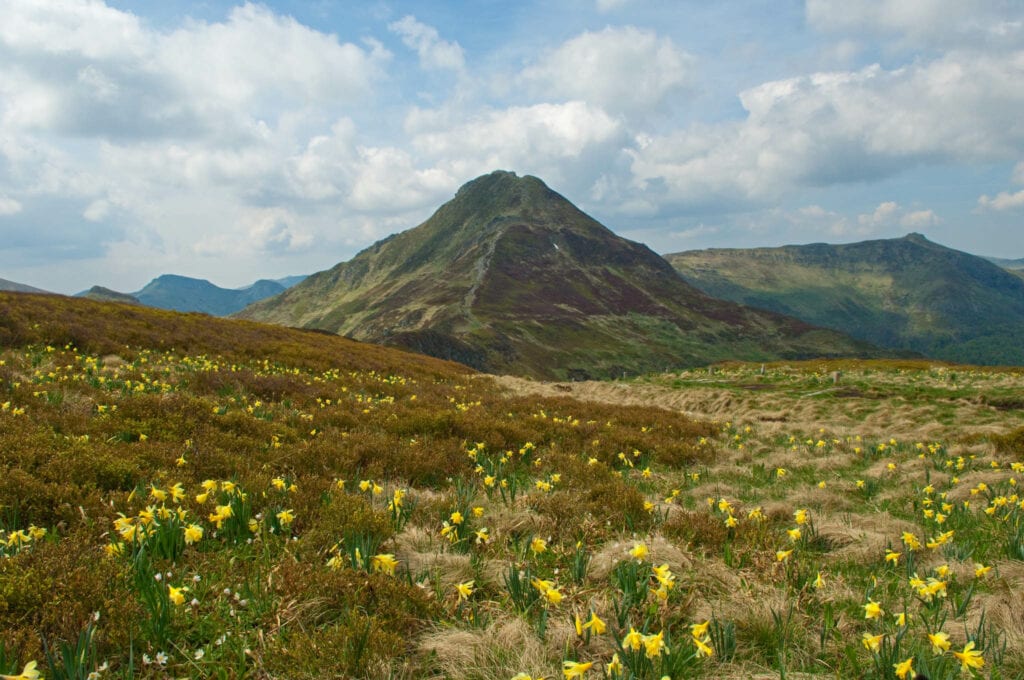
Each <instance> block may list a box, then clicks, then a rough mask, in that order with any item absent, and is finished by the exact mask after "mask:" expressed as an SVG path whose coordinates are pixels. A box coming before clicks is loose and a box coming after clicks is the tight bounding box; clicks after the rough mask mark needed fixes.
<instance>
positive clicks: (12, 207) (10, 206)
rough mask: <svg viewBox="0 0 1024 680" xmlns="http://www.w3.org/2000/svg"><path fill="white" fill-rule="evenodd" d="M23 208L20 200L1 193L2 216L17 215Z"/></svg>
mask: <svg viewBox="0 0 1024 680" xmlns="http://www.w3.org/2000/svg"><path fill="white" fill-rule="evenodd" d="M21 208H22V206H21V203H20V202H18V201H16V200H14V199H13V198H10V197H8V196H4V195H3V194H0V217H4V216H5V215H17V214H18V213H20V212H21Z"/></svg>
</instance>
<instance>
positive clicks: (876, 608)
mask: <svg viewBox="0 0 1024 680" xmlns="http://www.w3.org/2000/svg"><path fill="white" fill-rule="evenodd" d="M884 613H885V611H883V609H882V606H881V605H880V604H878V603H877V602H875V601H874V600H868V603H867V604H866V605H864V618H865V619H877V618H878V617H880V616H881V615H882V614H884Z"/></svg>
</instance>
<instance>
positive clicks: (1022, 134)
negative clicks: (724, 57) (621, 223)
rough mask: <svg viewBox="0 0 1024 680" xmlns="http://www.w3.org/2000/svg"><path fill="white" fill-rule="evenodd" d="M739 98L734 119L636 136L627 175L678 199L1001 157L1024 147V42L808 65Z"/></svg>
mask: <svg viewBox="0 0 1024 680" xmlns="http://www.w3.org/2000/svg"><path fill="white" fill-rule="evenodd" d="M740 101H741V102H742V104H743V107H744V109H745V110H746V113H747V115H746V117H745V118H744V119H743V120H741V121H732V122H725V123H719V124H716V125H702V126H692V127H690V128H688V129H684V130H681V131H677V132H674V133H671V134H667V135H662V136H659V137H652V138H648V139H645V140H643V141H642V143H639V144H638V145H637V147H636V148H635V149H633V150H631V151H630V155H631V157H632V170H633V175H634V182H635V184H636V186H638V187H639V188H641V189H644V190H647V189H650V188H651V187H652V186H653V187H655V188H656V189H658V190H661V191H663V193H665V195H666V200H672V201H676V202H678V203H680V204H683V205H687V204H689V205H708V204H712V205H715V204H717V205H724V204H727V203H735V202H737V201H738V202H741V203H746V204H756V203H758V202H765V201H771V200H777V199H778V197H780V196H781V195H783V194H785V193H786V192H788V191H791V190H793V189H795V188H797V187H801V186H825V185H833V184H840V183H845V182H854V181H863V180H873V179H880V178H883V177H886V176H890V175H893V174H895V173H898V172H900V171H903V170H907V169H909V168H912V167H914V166H916V165H920V164H924V163H934V162H955V161H969V162H986V161H988V162H992V161H998V160H1001V159H1005V158H1006V156H1007V155H1008V154H1010V153H1014V152H1016V151H1017V150H1019V149H1020V148H1022V147H1024V126H1022V125H1020V122H1019V116H1018V113H1017V112H1019V111H1020V110H1022V109H1024V52H1017V53H1014V54H1013V55H1009V56H998V57H997V56H992V55H981V54H974V53H971V54H967V53H953V54H950V55H947V56H945V57H942V58H939V59H935V60H933V61H930V62H923V63H916V64H912V65H909V66H906V67H903V68H898V69H893V70H887V69H883V68H882V67H881V66H879V65H873V66H869V67H866V68H863V69H860V70H857V71H837V72H824V73H815V74H812V75H809V76H800V77H796V78H790V79H785V80H778V81H771V82H767V83H764V84H762V85H759V86H757V87H754V88H751V89H748V90H746V91H744V92H742V93H740Z"/></svg>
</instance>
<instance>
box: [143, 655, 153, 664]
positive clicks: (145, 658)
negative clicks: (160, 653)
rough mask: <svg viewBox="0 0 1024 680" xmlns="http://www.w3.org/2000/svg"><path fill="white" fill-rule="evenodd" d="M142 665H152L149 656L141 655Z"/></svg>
mask: <svg viewBox="0 0 1024 680" xmlns="http://www.w3.org/2000/svg"><path fill="white" fill-rule="evenodd" d="M142 663H144V664H146V665H147V666H148V665H149V664H151V663H153V660H152V659H151V658H149V654H143V655H142Z"/></svg>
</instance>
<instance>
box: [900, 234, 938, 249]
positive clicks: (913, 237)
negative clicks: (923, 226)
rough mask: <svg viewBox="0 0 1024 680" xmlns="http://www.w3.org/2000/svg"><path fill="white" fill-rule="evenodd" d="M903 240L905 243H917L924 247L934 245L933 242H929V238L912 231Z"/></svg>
mask: <svg viewBox="0 0 1024 680" xmlns="http://www.w3.org/2000/svg"><path fill="white" fill-rule="evenodd" d="M903 240H904V241H909V242H910V243H917V244H918V245H922V246H924V245H934V244H933V243H932V242H931V241H929V240H928V239H927V237H925V235H924V234H919V233H917V232H916V231H912V232H910V233H909V234H907V235H906V236H904V237H903Z"/></svg>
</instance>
